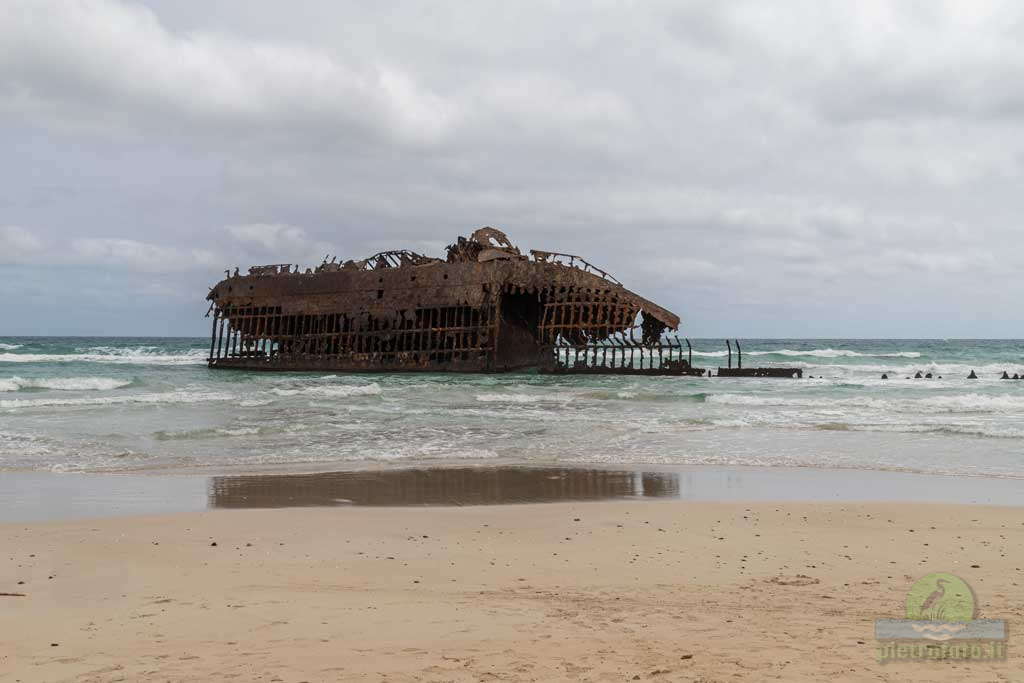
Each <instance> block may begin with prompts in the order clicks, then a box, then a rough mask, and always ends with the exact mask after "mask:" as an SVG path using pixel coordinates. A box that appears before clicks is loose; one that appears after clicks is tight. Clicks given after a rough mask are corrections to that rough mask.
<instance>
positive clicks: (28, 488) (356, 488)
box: [0, 465, 1024, 522]
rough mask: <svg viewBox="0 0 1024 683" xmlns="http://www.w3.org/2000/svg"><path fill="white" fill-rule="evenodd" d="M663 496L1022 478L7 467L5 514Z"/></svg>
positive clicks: (891, 496)
mask: <svg viewBox="0 0 1024 683" xmlns="http://www.w3.org/2000/svg"><path fill="white" fill-rule="evenodd" d="M652 498H663V499H671V500H685V501H694V502H697V501H706V502H729V501H732V502H753V501H790V502H843V501H845V502H921V503H969V504H982V505H1021V504H1024V480H1022V479H1010V478H1001V479H1000V478H991V477H963V476H943V475H932V474H917V473H910V472H886V471H871V470H856V469H846V470H830V469H816V468H780V467H772V468H762V467H716V466H690V467H634V468H614V467H586V466H573V467H565V466H554V465H546V466H545V465H489V466H466V465H458V466H453V465H448V466H434V467H420V468H390V469H388V468H380V467H377V468H374V469H353V470H345V471H337V472H295V471H269V472H264V473H247V474H221V475H215V476H210V475H205V474H200V473H192V474H163V473H154V472H150V473H146V472H126V473H117V474H99V473H88V474H86V473H60V474H55V473H47V472H5V473H4V474H3V476H2V477H0V522H16V521H46V520H60V519H73V518H95V517H106V516H111V515H156V514H167V513H174V512H193V511H199V510H203V509H207V508H232V509H241V508H282V507H317V506H329V507H336V506H346V505H355V506H362V505H371V506H378V505H384V506H394V505H399V506H402V505H417V506H437V505H456V506H458V505H502V504H508V503H541V502H559V501H597V500H644V499H652Z"/></svg>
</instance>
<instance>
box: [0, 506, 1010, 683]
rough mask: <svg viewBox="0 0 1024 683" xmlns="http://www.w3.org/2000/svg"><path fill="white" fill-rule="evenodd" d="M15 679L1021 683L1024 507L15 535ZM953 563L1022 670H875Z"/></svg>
mask: <svg viewBox="0 0 1024 683" xmlns="http://www.w3.org/2000/svg"><path fill="white" fill-rule="evenodd" d="M0 543H2V547H3V555H2V557H0V560H2V563H0V592H3V593H5V594H6V593H14V594H21V595H4V596H2V597H0V633H2V634H3V636H2V642H3V647H2V649H0V679H3V680H5V681H7V680H11V681H23V682H29V681H90V682H92V681H95V682H100V681H104V682H105V681H122V680H123V681H186V680H229V679H233V680H254V681H289V682H292V681H334V680H367V681H377V680H388V681H421V680H422V681H486V680H506V681H520V680H522V681H551V680H590V681H628V680H673V681H674V680H682V681H736V680H785V681H794V680H795V681H803V680H806V681H820V680H823V679H833V680H844V681H846V680H871V681H880V680H881V681H904V680H949V681H953V680H964V679H969V680H976V681H987V680H992V681H996V680H1012V679H1014V678H1016V677H1017V676H1021V675H1022V674H1024V657H1022V656H1021V655H1020V650H1018V649H1017V648H1016V647H1015V646H1016V643H1015V642H1014V640H1015V638H1014V635H1015V634H1016V633H1018V632H1020V630H1021V628H1022V626H1024V607H1022V605H1024V587H1022V586H1021V582H1022V579H1024V573H1022V569H1024V547H1022V544H1024V509H1021V508H1011V507H992V506H975V505H949V504H920V503H914V504H891V503H857V504H844V503H784V504H776V503H765V502H758V503H707V502H700V503H693V502H680V501H643V502H635V501H634V502H586V503H576V502H573V503H549V504H527V505H491V506H478V507H468V506H467V507H432V508H423V507H395V508H391V507H381V508H367V507H363V508H360V507H336V508H303V509H275V510H210V511H204V512H188V513H178V514H171V515H163V516H126V517H115V518H108V519H95V520H77V521H55V522H30V523H7V524H4V525H2V526H0ZM934 571H949V572H952V573H954V574H957V575H959V576H962V577H963V578H964V579H966V580H967V581H968V582H969V583H970V585H971V586H972V587H973V589H974V593H975V594H976V596H977V601H978V605H979V616H981V617H985V618H993V619H1006V620H1007V622H1008V629H1009V633H1010V639H1009V644H1008V652H1009V656H1008V659H1007V660H1006V661H1004V662H995V663H983V662H967V663H964V662H952V661H939V662H927V663H889V664H885V665H881V664H879V663H878V662H877V656H878V653H877V648H876V644H875V640H874V620H875V619H878V618H903V616H904V613H903V612H904V601H905V598H906V594H907V591H908V589H909V588H910V586H911V584H912V583H913V582H914V581H915V580H916V579H917V578H919V577H920V576H922V575H924V574H927V573H930V572H934Z"/></svg>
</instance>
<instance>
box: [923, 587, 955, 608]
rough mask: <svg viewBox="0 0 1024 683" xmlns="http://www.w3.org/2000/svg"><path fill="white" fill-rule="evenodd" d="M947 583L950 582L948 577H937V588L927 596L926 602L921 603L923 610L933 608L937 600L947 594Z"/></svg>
mask: <svg viewBox="0 0 1024 683" xmlns="http://www.w3.org/2000/svg"><path fill="white" fill-rule="evenodd" d="M947 583H949V581H947V580H946V579H935V590H933V591H932V592H931V595H929V596H928V597H927V598H925V599H924V602H922V603H921V612H927V611H928V610H929V609H931V607H932V605H934V604H935V601H936V600H938V599H940V598H941V597H942V596H943V595H945V594H946V584H947Z"/></svg>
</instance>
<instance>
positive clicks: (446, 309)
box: [207, 228, 696, 374]
mask: <svg viewBox="0 0 1024 683" xmlns="http://www.w3.org/2000/svg"><path fill="white" fill-rule="evenodd" d="M207 298H208V299H209V300H210V301H211V302H212V304H211V313H212V315H213V333H212V337H211V340H210V358H209V364H210V366H211V367H215V368H242V369H249V370H333V371H346V372H357V371H383V372H392V371H434V372H504V371H509V370H517V369H525V368H536V369H538V370H540V371H544V372H620V373H640V374H696V371H694V370H693V369H692V368H691V366H690V363H689V361H688V360H687V358H686V357H685V353H684V352H683V350H682V347H681V345H680V343H679V340H678V338H676V337H672V338H669V337H668V336H667V335H668V334H669V333H670V332H672V331H674V330H675V329H676V328H677V327H678V325H679V318H678V317H677V316H676V315H675V314H673V313H671V312H670V311H668V310H666V309H664V308H662V307H661V306H658V305H657V304H655V303H653V302H651V301H648V300H647V299H644V298H643V297H641V296H639V295H638V294H636V293H634V292H631V291H630V290H628V289H626V288H625V287H624V286H623V285H622V284H621V283H620V282H619V281H618V280H616V279H615V278H614V277H612V276H611V275H609V274H608V273H607V272H605V271H603V270H601V269H600V268H597V267H596V266H594V265H592V264H590V263H589V262H587V261H586V260H584V259H582V258H581V257H579V256H573V255H570V254H560V253H556V252H547V251H537V250H531V251H530V252H529V253H528V254H523V253H521V252H520V251H519V249H518V248H517V247H515V246H513V245H512V243H511V242H510V241H509V240H508V238H507V237H506V236H505V235H504V233H502V232H501V231H499V230H496V229H494V228H481V229H479V230H477V231H476V232H474V233H473V234H472V235H471V236H470V237H468V238H464V237H460V238H459V239H458V241H456V243H455V244H452V245H450V246H449V247H448V248H447V257H446V258H445V259H440V258H433V257H429V256H424V255H422V254H417V253H415V252H411V251H404V250H403V251H386V252H381V253H378V254H374V255H373V256H371V257H369V258H366V259H363V260H360V261H344V262H338V260H337V259H331V260H330V261H328V260H327V259H326V258H325V259H324V262H323V263H322V264H320V265H319V266H318V267H317V268H315V269H307V270H306V271H305V272H300V271H299V269H298V267H294V268H293V267H292V265H290V264H275V265H268V266H254V267H252V268H250V269H249V273H248V274H247V275H240V274H239V273H238V270H237V269H236V270H235V272H234V274H231V273H228V276H227V277H226V278H225V279H224V280H222V281H221V282H219V283H217V284H216V285H215V286H214V287H212V288H211V291H210V294H209V296H208V297H207Z"/></svg>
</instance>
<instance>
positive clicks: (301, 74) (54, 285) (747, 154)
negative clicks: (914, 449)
mask: <svg viewBox="0 0 1024 683" xmlns="http://www.w3.org/2000/svg"><path fill="white" fill-rule="evenodd" d="M1022 123H1024V5H1021V4H1020V3H1009V2H1007V3H989V2H981V1H978V0H971V1H969V2H968V1H966V0H965V1H963V2H956V3H953V2H941V1H939V0H922V1H921V2H909V1H908V2H899V3H897V2H890V3H880V2H871V1H870V0H858V1H857V2H850V0H843V1H841V2H826V1H823V0H808V1H807V2H772V3H768V2H764V1H763V0H753V1H751V2H743V1H739V0H730V1H729V2H681V1H679V0H676V1H675V2H665V3H660V2H653V1H650V0H645V1H642V2H640V1H638V2H595V1H593V0H588V1H587V2H575V3H569V2H561V3H556V2H549V3H534V2H526V1H524V0H517V1H516V2H493V3H491V2H481V1H479V0H478V1H476V2H465V1H460V2H442V1H438V0H435V1H433V2H415V3H414V2H409V3H401V2H386V1H378V2H353V3H347V2H340V1H339V0H323V1H310V0H307V1H303V2H288V3H284V2H280V1H273V2H271V1H269V0H268V1H257V0H173V1H171V0H167V1H165V2H157V1H155V0H154V1H153V2H146V3H143V2H129V1H125V0H52V1H51V0H3V1H2V2H0V294H2V296H0V335H3V334H8V335H10V334H111V335H124V334H153V335H191V334H206V333H207V321H206V320H204V319H203V317H202V316H203V314H204V313H205V312H206V302H205V301H204V297H205V295H206V293H207V287H208V286H209V285H212V284H213V283H214V282H216V281H217V280H218V279H219V278H220V277H222V276H223V270H224V269H225V268H228V267H231V268H233V267H234V266H236V265H237V266H241V267H242V268H243V270H244V269H245V268H246V267H248V266H249V265H252V264H255V263H266V262H286V261H293V262H297V263H302V264H303V265H304V266H305V265H315V263H316V262H319V261H320V259H321V258H322V257H323V255H324V254H326V253H328V252H330V253H331V254H338V255H339V256H340V257H341V258H360V257H363V256H366V255H368V254H370V253H373V252H375V251H379V250H382V249H391V248H411V249H414V250H417V251H422V252H424V253H427V254H432V255H441V254H442V250H443V248H444V246H445V245H446V244H448V243H450V242H452V241H453V240H454V239H455V237H456V236H457V235H460V234H462V235H466V234H469V232H471V231H472V230H473V229H475V228H476V227H479V226H482V225H493V226H495V227H499V228H501V229H503V230H505V231H506V232H507V233H508V234H509V236H510V237H511V238H512V240H513V241H514V242H516V243H518V244H519V246H520V247H523V248H539V249H547V250H554V251H565V252H571V253H577V254H582V255H584V256H585V257H586V258H588V260H591V261H592V262H594V263H596V264H598V265H600V266H602V267H603V268H605V269H606V270H608V271H610V272H611V273H613V274H615V275H616V276H617V277H618V278H619V279H620V280H622V281H623V282H624V283H625V284H626V285H627V286H628V287H630V288H631V289H634V290H635V291H637V292H639V293H640V294H642V295H644V296H647V297H648V298H651V299H653V300H654V301H657V302H659V303H661V304H663V305H665V306H666V307H667V308H670V309H671V310H673V311H675V312H676V313H678V314H679V315H680V316H681V317H682V319H683V326H682V330H683V331H684V332H685V333H686V334H687V335H689V336H697V337H699V336H720V335H731V336H740V337H743V336H746V337H750V336H777V337H830V336H834V337H854V336H855V337H873V336H879V337H888V336H895V337H947V336H948V337H954V336H955V337H1024V315H1022V305H1021V298H1022V297H1021V293H1022V285H1021V277H1020V276H1021V268H1022V264H1024V233H1022V220H1024V210H1022V209H1024V173H1022V163H1024V157H1022V151H1024V125H1022Z"/></svg>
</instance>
